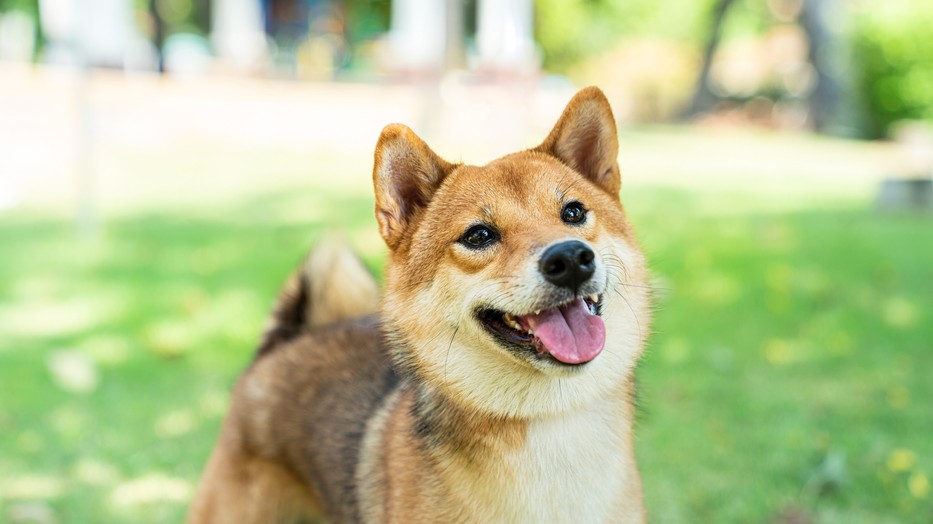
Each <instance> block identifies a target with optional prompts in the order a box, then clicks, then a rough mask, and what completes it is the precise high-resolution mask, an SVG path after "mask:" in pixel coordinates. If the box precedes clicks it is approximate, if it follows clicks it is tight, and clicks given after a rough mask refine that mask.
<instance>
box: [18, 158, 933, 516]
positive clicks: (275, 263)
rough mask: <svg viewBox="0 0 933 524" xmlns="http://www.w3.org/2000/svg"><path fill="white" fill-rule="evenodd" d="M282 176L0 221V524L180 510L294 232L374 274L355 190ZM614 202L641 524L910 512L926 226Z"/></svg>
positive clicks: (678, 199) (632, 194)
mask: <svg viewBox="0 0 933 524" xmlns="http://www.w3.org/2000/svg"><path fill="white" fill-rule="evenodd" d="M322 176H323V175H322ZM290 180H291V179H290ZM290 184H293V185H294V187H291V186H289V187H288V188H287V189H286V190H281V191H273V192H263V191H258V190H255V189H254V188H253V187H252V186H250V189H249V191H247V192H246V193H245V194H241V195H239V197H238V198H236V199H227V198H220V197H217V199H216V200H215V201H212V203H211V204H210V205H209V206H207V207H206V208H204V209H199V210H197V211H193V210H192V209H191V208H185V209H183V210H180V211H179V210H175V211H166V212H163V213H156V212H152V211H149V210H146V209H143V210H140V211H138V212H136V213H130V212H128V211H127V210H120V211H119V212H118V213H113V214H110V215H108V216H109V217H110V218H109V219H108V220H107V221H106V222H105V223H104V225H103V227H102V230H101V231H100V233H99V235H98V236H97V237H96V238H92V239H90V240H78V239H76V238H75V235H74V234H73V231H72V228H71V226H70V224H69V223H67V222H65V221H61V220H59V219H55V218H51V217H47V216H44V215H42V214H36V213H29V214H27V213H25V212H20V213H17V212H8V213H7V214H6V215H2V216H0V255H2V256H0V333H2V337H0V472H2V475H0V477H2V478H0V521H6V520H13V521H16V520H15V519H17V518H19V519H20V520H19V521H25V522H28V521H29V520H23V519H25V518H26V517H28V516H29V515H39V514H51V515H54V517H55V518H56V519H57V520H58V521H59V522H69V523H71V522H76V523H83V522H88V523H96V522H108V523H109V522H134V523H136V522H177V521H179V520H180V519H181V516H182V515H183V513H184V510H185V507H186V505H187V502H188V500H189V497H190V495H191V493H192V490H193V488H194V486H195V485H196V482H197V478H198V475H199V473H200V470H201V468H202V466H203V464H204V462H205V460H206V458H207V454H208V452H209V450H210V448H211V446H212V445H213V443H214V439H215V438H216V435H217V431H218V428H219V424H220V422H221V420H222V417H223V414H224V411H225V408H226V406H227V402H228V391H229V388H230V387H231V385H232V383H233V381H234V380H235V378H236V376H237V374H238V373H239V371H240V370H241V369H242V368H243V366H244V365H245V364H246V363H247V362H248V360H249V359H250V357H251V355H252V352H253V349H254V346H255V343H256V340H257V337H258V334H259V333H260V331H261V329H262V325H263V322H264V317H265V315H266V313H267V310H268V307H269V305H270V304H271V301H272V299H273V297H274V295H275V293H276V291H277V288H278V286H279V285H280V283H281V282H282V280H283V279H284V278H285V276H286V275H287V274H288V273H289V272H290V271H291V269H292V268H293V267H294V266H295V265H296V264H297V262H298V261H299V260H300V259H301V257H302V255H303V254H304V252H305V251H306V250H307V248H308V246H309V245H310V244H311V243H312V241H313V240H314V238H316V237H317V236H318V235H319V234H320V233H322V232H324V231H326V230H329V229H330V226H331V225H333V224H340V225H341V227H342V229H343V231H344V233H345V235H346V236H348V237H349V238H351V239H352V240H353V241H354V242H355V243H356V244H357V245H358V246H359V248H360V249H361V250H362V251H363V252H364V253H365V255H366V259H367V262H368V263H369V264H370V265H371V266H372V267H373V268H378V267H379V265H380V263H381V257H382V253H383V250H382V248H381V246H380V243H379V240H378V236H377V235H376V234H375V226H374V223H373V220H372V203H371V200H370V196H369V195H368V193H367V192H366V191H365V190H364V189H359V188H354V189H352V190H350V189H347V188H345V187H341V188H339V189H327V186H326V185H325V184H321V183H316V184H315V183H304V184H303V183H299V182H290ZM625 191H626V193H625V199H626V201H627V204H628V208H629V211H630V213H632V215H633V217H634V219H635V222H636V223H637V224H638V225H639V234H640V236H641V238H642V239H643V243H644V245H645V248H646V250H647V252H648V254H649V258H650V260H651V263H652V271H653V273H654V280H653V282H654V285H655V287H656V288H657V295H658V307H657V313H656V317H657V320H656V323H655V327H656V333H655V335H654V336H653V338H652V341H651V344H650V348H649V351H648V353H647V356H646V358H645V361H644V362H643V364H642V366H641V368H640V370H639V384H640V391H641V393H640V400H639V405H640V415H639V422H638V429H637V435H638V453H639V460H640V465H641V469H642V472H643V475H644V480H645V492H646V498H647V503H648V507H649V511H650V514H651V517H652V520H653V521H655V522H684V523H692V522H773V521H778V522H780V521H782V520H781V519H784V521H787V522H791V521H793V520H791V518H792V517H794V516H795V515H798V516H799V515H804V516H810V517H812V518H813V519H815V521H816V522H831V523H832V522H839V523H849V522H929V521H930V520H931V519H933V494H931V489H930V480H929V479H930V477H931V475H933V438H931V435H933V411H931V410H930V409H929V399H931V398H933V381H930V379H929V377H930V373H928V372H927V370H928V368H930V367H933V352H931V350H933V347H931V342H930V341H931V340H933V318H931V314H933V250H931V249H928V248H927V247H928V246H930V245H933V227H931V224H933V223H931V221H930V219H929V217H921V216H889V215H879V214H877V213H875V212H873V211H871V210H870V209H868V208H867V207H866V206H865V205H864V204H863V203H864V202H865V201H866V199H864V198H863V199H861V200H859V199H852V198H850V199H848V200H847V201H845V202H842V203H840V202H839V201H832V202H830V203H831V204H832V206H831V209H832V210H823V208H821V207H820V206H819V205H816V204H811V205H808V206H807V207H805V208H804V209H797V208H795V207H793V206H789V207H786V208H781V209H780V210H778V209H776V208H775V206H773V202H770V200H771V199H769V197H768V195H767V194H762V193H756V194H744V193H741V191H739V190H737V191H738V194H739V195H740V196H741V201H740V202H739V204H741V205H740V206H739V205H738V204H737V205H736V207H735V209H740V211H738V212H734V210H733V212H726V211H728V210H725V211H724V212H712V210H713V209H714V208H717V206H718V207H721V206H728V205H729V202H735V197H734V196H724V194H723V193H722V192H721V191H720V190H709V191H702V190H699V189H691V190H674V189H659V188H650V187H646V186H644V185H638V184H634V185H633V187H632V188H628V187H627V188H626V190H625ZM819 191H822V189H820V190H819ZM188 199H189V200H191V202H196V201H197V198H196V196H195V195H189V196H188ZM819 201H820V196H819V195H818V194H817V195H810V200H809V202H819ZM759 204H760V205H759ZM759 208H760V209H768V210H769V212H767V213H765V212H759V211H756V209H759ZM43 512H45V513H43ZM23 515H26V517H22V516H23Z"/></svg>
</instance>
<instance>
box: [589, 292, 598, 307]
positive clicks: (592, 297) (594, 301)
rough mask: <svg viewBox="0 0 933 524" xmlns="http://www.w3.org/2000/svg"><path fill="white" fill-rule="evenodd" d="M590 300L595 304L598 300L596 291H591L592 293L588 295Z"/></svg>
mask: <svg viewBox="0 0 933 524" xmlns="http://www.w3.org/2000/svg"><path fill="white" fill-rule="evenodd" d="M590 300H592V301H593V303H594V304H595V303H597V302H599V296H598V295H597V294H596V293H593V294H592V295H590Z"/></svg>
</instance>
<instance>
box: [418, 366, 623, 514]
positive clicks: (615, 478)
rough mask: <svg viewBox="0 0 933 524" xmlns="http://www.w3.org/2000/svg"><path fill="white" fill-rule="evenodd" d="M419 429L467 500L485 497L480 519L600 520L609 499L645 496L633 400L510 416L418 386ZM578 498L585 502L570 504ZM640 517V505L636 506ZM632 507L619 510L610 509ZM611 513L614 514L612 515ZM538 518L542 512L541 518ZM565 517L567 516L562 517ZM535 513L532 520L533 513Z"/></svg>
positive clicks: (441, 470) (440, 469)
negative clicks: (635, 440) (634, 445)
mask: <svg viewBox="0 0 933 524" xmlns="http://www.w3.org/2000/svg"><path fill="white" fill-rule="evenodd" d="M412 387H413V389H414V391H413V402H412V405H411V411H412V414H413V420H414V421H415V424H416V427H415V428H413V429H414V431H415V434H416V436H417V438H418V439H420V441H421V443H422V445H423V449H424V450H425V451H426V452H427V453H428V454H430V455H431V456H432V457H433V460H432V462H434V463H435V464H437V465H438V468H437V469H436V471H438V472H439V474H442V475H443V476H444V477H446V482H444V483H445V484H449V485H454V486H457V490H458V491H459V492H460V494H461V495H462V496H464V497H470V498H471V499H474V500H481V501H483V504H481V505H479V506H477V505H475V504H474V505H471V506H473V507H474V508H475V507H483V508H486V510H488V512H489V513H488V514H484V515H474V517H476V518H477V519H478V520H480V521H483V520H485V521H490V520H488V519H493V520H502V519H503V517H508V518H506V519H505V520H510V521H516V522H519V521H526V522H533V521H536V520H535V519H536V518H537V517H540V519H539V520H537V521H538V522H544V521H548V520H551V521H562V520H566V521H572V520H575V519H578V518H580V517H581V515H580V514H572V515H571V514H568V515H563V513H562V512H563V511H567V510H568V508H571V507H576V508H586V509H585V510H584V512H585V513H587V515H586V516H585V518H583V519H582V520H581V521H599V520H601V519H602V517H604V516H605V515H607V511H610V509H609V506H607V505H608V504H609V503H610V501H618V500H619V496H620V494H624V495H628V496H626V497H625V499H626V500H633V501H637V500H640V493H641V487H640V483H639V481H638V476H637V473H636V470H635V462H634V458H633V453H632V451H633V450H632V438H631V422H630V421H631V420H632V418H631V416H632V406H631V404H630V403H629V402H628V401H627V400H624V401H623V400H620V399H627V398H630V397H629V396H628V395H627V394H625V393H623V394H621V395H620V396H619V399H616V400H615V401H608V400H599V401H596V402H594V403H593V404H592V405H589V406H586V407H585V408H584V409H582V410H574V411H570V412H567V413H562V414H556V415H552V416H548V417H540V418H531V419H521V418H507V417H502V416H497V415H493V414H488V413H482V412H477V411H475V410H470V409H468V408H466V407H464V406H462V405H459V404H458V403H457V402H455V401H453V400H452V399H449V398H446V397H445V396H444V395H443V394H442V393H441V392H438V391H436V390H433V389H432V388H430V387H429V386H427V385H424V384H419V385H412ZM570 498H573V499H576V501H577V502H579V504H567V500H568V499H570ZM632 509H633V510H634V511H635V512H636V514H637V513H638V512H639V511H641V510H640V505H639V506H638V507H637V508H632ZM616 510H619V511H628V508H615V509H612V510H611V511H616ZM611 511H610V512H611ZM535 516H537V517H535ZM561 516H563V517H566V519H562V518H556V517H561ZM529 517H531V518H529Z"/></svg>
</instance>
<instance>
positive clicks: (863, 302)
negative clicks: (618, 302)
mask: <svg viewBox="0 0 933 524" xmlns="http://www.w3.org/2000/svg"><path fill="white" fill-rule="evenodd" d="M931 27H933V3H931V2H930V1H929V0H886V1H884V2H870V1H866V0H622V1H610V0H466V1H456V0H369V1H366V0H82V1H81V2H78V1H76V0H0V522H10V523H84V522H89V523H97V522H108V523H110V522H134V523H141V522H158V523H162V522H179V521H180V520H181V519H182V516H183V514H184V511H185V508H186V506H187V504H188V502H189V500H190V497H191V495H192V491H193V488H194V486H195V485H196V482H197V479H198V476H199V474H200V470H201V468H202V466H203V464H204V462H205V460H206V458H207V455H208V452H209V450H210V448H211V447H212V445H213V443H214V440H215V438H216V436H217V432H218V428H219V425H220V422H221V420H222V417H223V414H224V412H225V409H226V407H227V403H228V399H229V391H230V388H231V386H232V384H233V382H234V380H235V378H236V376H237V375H238V373H239V372H240V371H241V370H242V369H243V367H244V366H245V365H246V364H247V363H248V361H249V360H250V358H251V355H252V352H253V350H254V347H255V345H256V343H257V340H258V335H259V333H260V331H261V329H262V325H263V322H264V318H265V315H266V313H267V311H268V309H269V307H270V305H271V303H272V300H273V298H274V296H275V294H276V291H277V289H278V286H279V285H280V283H281V282H282V281H283V280H284V278H285V276H286V275H287V274H288V272H289V271H291V269H292V268H293V267H294V266H295V265H296V264H297V263H298V261H299V260H300V259H301V257H302V256H303V255H304V253H305V252H306V251H307V249H308V248H309V246H310V245H312V243H313V241H314V240H315V239H316V238H317V237H318V236H319V235H320V234H322V233H324V232H328V231H333V230H338V231H341V232H342V234H343V235H345V236H346V237H347V238H349V239H350V241H351V242H352V243H353V244H354V245H355V246H356V248H357V249H358V250H359V251H360V252H361V253H362V254H363V256H364V257H365V259H366V262H367V263H368V264H369V265H370V267H371V268H372V269H373V270H374V271H375V272H376V273H377V274H378V273H379V272H380V271H381V265H382V261H383V258H384V254H385V248H384V247H383V245H382V242H381V240H380V238H379V236H378V234H377V232H376V228H375V223H374V220H373V217H372V205H373V202H372V195H371V182H370V173H371V169H372V150H373V146H374V145H375V141H376V138H377V137H378V134H379V131H380V129H381V128H382V126H384V125H385V124H388V123H390V122H403V123H406V124H408V125H409V126H410V127H412V128H413V129H414V130H415V131H416V132H417V133H419V134H420V135H421V136H423V137H424V138H425V139H426V140H427V141H428V142H429V143H430V144H431V145H432V146H433V147H434V148H435V150H436V151H438V153H440V154H441V155H442V156H445V157H447V158H448V159H451V160H456V161H465V162H469V163H474V164H482V163H485V162H487V161H489V160H491V159H493V158H495V157H497V156H499V155H501V154H504V153H507V152H511V151H514V150H516V149H520V148H524V147H530V146H533V145H535V144H536V143H537V142H539V141H540V140H542V139H543V137H544V136H545V134H546V133H547V131H548V130H549V128H550V126H551V125H552V124H553V123H554V121H555V120H556V118H557V116H558V115H559V113H560V111H561V109H562V108H563V106H564V104H565V103H566V102H567V101H568V100H569V99H570V97H571V96H572V94H573V93H574V92H575V90H576V89H578V88H579V87H582V86H585V85H589V84H596V85H598V86H600V87H601V88H602V89H603V90H604V91H605V92H606V93H607V95H608V96H609V98H610V100H611V102H612V104H613V108H614V110H615V114H616V117H617V119H618V122H619V125H620V133H621V155H620V163H621V166H622V172H623V181H624V184H623V190H622V192H623V193H622V196H623V200H624V201H625V203H626V206H627V209H628V212H629V213H630V214H631V215H632V217H633V219H634V221H635V223H636V224H637V225H638V227H639V234H640V238H641V239H642V242H643V244H644V247H645V249H646V251H647V254H648V257H649V259H650V260H651V265H652V272H653V281H652V282H653V287H654V288H655V294H656V297H657V298H656V301H657V311H656V322H655V335H654V336H653V337H652V339H651V343H650V346H649V348H648V351H647V353H646V356H645V359H644V361H643V363H642V365H641V368H640V370H639V387H640V394H639V395H640V399H639V405H640V413H639V420H638V428H637V439H638V455H639V462H640V466H641V469H642V472H643V476H644V483H645V494H646V499H647V505H648V508H649V515H650V518H651V521H652V522H662V523H669V522H670V523H693V522H742V523H745V522H765V523H787V524H791V523H793V524H807V523H859V522H865V523H903V522H918V523H931V522H933V492H931V485H930V483H931V478H933V410H931V409H930V401H931V399H933V381H931V380H930V379H931V377H933V374H931V373H933V371H931V369H933V353H931V350H933V347H931V346H933V342H931V341H933V318H931V312H933V222H931V220H933V214H931V211H933V189H931V184H933V182H931V176H933V131H931V129H933V127H931V126H933V36H931V32H930V28H931Z"/></svg>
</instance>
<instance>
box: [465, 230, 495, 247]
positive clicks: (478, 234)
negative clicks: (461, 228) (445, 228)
mask: <svg viewBox="0 0 933 524" xmlns="http://www.w3.org/2000/svg"><path fill="white" fill-rule="evenodd" d="M498 238H499V234H498V233H496V232H495V230H493V229H492V228H490V227H489V226H483V225H477V226H473V227H471V228H470V229H467V230H466V233H464V234H463V236H462V237H460V242H461V243H462V244H464V245H465V246H467V247H471V248H478V247H483V246H485V245H486V244H489V243H491V242H494V241H495V240H496V239H498Z"/></svg>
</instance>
